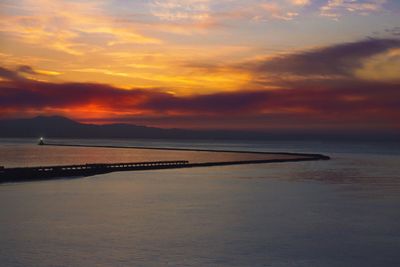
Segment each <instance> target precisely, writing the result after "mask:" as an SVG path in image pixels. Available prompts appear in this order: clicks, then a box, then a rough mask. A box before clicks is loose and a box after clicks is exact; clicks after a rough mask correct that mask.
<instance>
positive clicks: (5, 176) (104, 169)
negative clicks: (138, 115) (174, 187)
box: [0, 144, 330, 183]
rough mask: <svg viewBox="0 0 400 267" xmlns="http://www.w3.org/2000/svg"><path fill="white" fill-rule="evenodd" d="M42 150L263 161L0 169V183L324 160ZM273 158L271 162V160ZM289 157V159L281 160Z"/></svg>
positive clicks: (299, 156)
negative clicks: (242, 158) (132, 172)
mask: <svg viewBox="0 0 400 267" xmlns="http://www.w3.org/2000/svg"><path fill="white" fill-rule="evenodd" d="M44 145H46V146H50V145H51V146H71V147H101V148H123V149H152V150H176V151H193V152H216V153H217V152H220V153H225V152H229V153H246V154H257V155H260V154H265V155H268V158H266V159H254V160H231V161H216V162H214V161H210V162H189V161H188V160H174V161H151V162H124V163H96V164H83V165H56V166H39V167H17V168H5V167H0V183H6V182H23V181H35V180H48V179H57V178H70V177H85V176H92V175H98V174H106V173H110V172H120V171H145V170H162V169H179V168H195V167H213V166H228V165H243V164H265V163H284V162H300V161H314V160H328V159H330V158H329V157H328V156H325V155H321V154H305V153H281V152H279V153H272V152H258V151H230V150H206V149H184V148H154V147H118V146H95V145H70V144H44ZM274 155H276V157H275V158H274V157H273V156H274ZM282 155H283V156H290V157H282Z"/></svg>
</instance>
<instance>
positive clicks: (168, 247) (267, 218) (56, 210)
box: [0, 139, 400, 267]
mask: <svg viewBox="0 0 400 267" xmlns="http://www.w3.org/2000/svg"><path fill="white" fill-rule="evenodd" d="M53 141H61V142H66V143H71V142H74V143H81V144H82V143H92V144H107V145H118V144H119V145H139V146H154V147H187V148H191V147H193V148H213V149H232V150H258V151H292V152H313V153H324V154H328V155H330V156H331V157H332V160H330V161H315V162H298V163H279V164H263V165H243V166H228V167H212V168H199V169H181V170H162V171H141V172H121V173H111V174H106V175H98V176H93V177H87V178H80V179H64V180H56V181H41V182H28V183H19V184H3V185H0V266H24V267H25V266H78V267H80V266H82V267H83V266H85V267H86V266H400V254H399V251H400V143H385V142H380V143H365V142H364V143H361V142H360V143H350V142H349V143H343V142H296V141H293V142H229V143H228V142H227V143H220V142H210V141H207V142H206V141H196V142H193V141H191V142H178V141H168V142H166V141H146V140H137V141H126V140H119V141H111V140H96V141H90V142H89V141H87V140H53ZM34 143H35V140H10V139H8V140H0V165H4V166H20V165H21V166H22V165H24V166H29V165H37V164H43V165H46V164H47V165H49V164H50V165H51V164H59V163H65V164H69V163H86V162H88V161H96V162H110V161H111V162H113V161H126V160H127V161H131V160H130V159H133V160H132V161H136V160H137V159H144V160H147V159H149V160H152V159H156V160H158V158H161V159H164V158H165V157H167V158H168V159H177V158H179V159H181V158H180V157H185V158H184V159H186V158H190V159H192V160H204V158H206V159H210V157H213V158H212V159H215V157H217V158H221V159H224V158H226V157H234V156H232V155H215V154H213V155H210V154H195V153H192V152H184V153H176V152H170V151H168V152H165V151H164V152H160V151H149V150H146V151H143V150H132V151H131V150H126V149H125V150H124V149H98V148H80V149H76V148H65V147H63V148H55V147H53V148H51V147H46V148H45V149H43V148H41V147H38V146H35V145H34Z"/></svg>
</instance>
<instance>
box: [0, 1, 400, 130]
mask: <svg viewBox="0 0 400 267" xmlns="http://www.w3.org/2000/svg"><path fill="white" fill-rule="evenodd" d="M38 115H62V116H66V117H69V118H72V119H75V120H78V121H80V122H86V123H97V124H108V123H133V124H140V125H147V126H155V127H163V128H191V129H239V130H259V131H282V130H284V131H295V130H296V131H325V132H346V131H349V132H350V131H351V132H379V131H380V132H393V131H397V132H399V131H400V1H398V0H280V1H278V0H246V1H245V0H218V1H216V0H165V1H161V0H147V1H145V0H131V1H128V0H99V1H88V0H70V1H66V0H0V118H2V119H9V118H25V117H34V116H38Z"/></svg>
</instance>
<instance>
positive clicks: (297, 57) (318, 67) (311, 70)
mask: <svg viewBox="0 0 400 267" xmlns="http://www.w3.org/2000/svg"><path fill="white" fill-rule="evenodd" d="M392 48H400V39H373V38H370V39H366V40H363V41H359V42H353V43H344V44H338V45H334V46H328V47H324V48H319V49H315V50H310V51H305V52H300V53H295V54H288V55H282V56H279V57H275V58H272V59H266V60H265V61H263V62H258V63H256V64H250V69H251V70H252V71H254V72H256V73H271V74H285V73H287V74H295V75H343V76H347V75H350V74H351V73H352V71H353V70H354V69H356V68H359V67H361V66H362V62H363V60H364V59H366V58H368V57H371V56H374V55H376V54H379V53H383V52H385V51H387V50H389V49H392Z"/></svg>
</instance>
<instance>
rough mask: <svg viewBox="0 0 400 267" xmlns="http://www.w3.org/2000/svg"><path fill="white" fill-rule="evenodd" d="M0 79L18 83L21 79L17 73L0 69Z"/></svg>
mask: <svg viewBox="0 0 400 267" xmlns="http://www.w3.org/2000/svg"><path fill="white" fill-rule="evenodd" d="M0 78H3V79H5V80H12V81H18V80H21V79H23V78H22V77H21V76H20V75H19V74H18V72H15V71H12V70H9V69H6V68H2V67H0Z"/></svg>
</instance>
